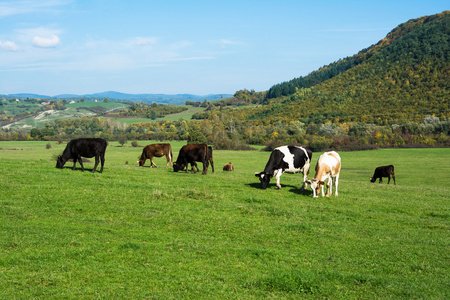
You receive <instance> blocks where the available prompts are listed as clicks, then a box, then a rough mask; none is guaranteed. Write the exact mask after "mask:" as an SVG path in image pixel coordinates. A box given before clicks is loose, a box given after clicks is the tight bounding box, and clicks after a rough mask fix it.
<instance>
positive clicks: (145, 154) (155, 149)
mask: <svg viewBox="0 0 450 300" xmlns="http://www.w3.org/2000/svg"><path fill="white" fill-rule="evenodd" d="M164 155H165V156H166V160H167V163H166V168H168V167H169V164H170V167H172V157H173V155H172V146H171V145H170V144H169V143H162V144H150V145H147V146H145V147H144V149H143V150H142V155H141V158H139V160H138V161H137V163H139V167H143V166H144V164H145V161H146V160H147V159H150V167H153V166H154V167H155V168H157V167H158V166H157V165H156V164H155V163H154V162H153V157H162V156H164Z"/></svg>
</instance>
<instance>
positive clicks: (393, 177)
mask: <svg viewBox="0 0 450 300" xmlns="http://www.w3.org/2000/svg"><path fill="white" fill-rule="evenodd" d="M392 179H394V185H396V184H395V175H394V174H393V173H392Z"/></svg>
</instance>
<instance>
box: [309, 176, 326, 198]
mask: <svg viewBox="0 0 450 300" xmlns="http://www.w3.org/2000/svg"><path fill="white" fill-rule="evenodd" d="M306 182H307V183H309V184H310V186H311V189H312V191H313V197H314V198H317V197H319V191H320V188H321V187H322V186H324V185H325V181H321V180H317V179H311V180H307V181H306Z"/></svg>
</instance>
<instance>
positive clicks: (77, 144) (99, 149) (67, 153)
mask: <svg viewBox="0 0 450 300" xmlns="http://www.w3.org/2000/svg"><path fill="white" fill-rule="evenodd" d="M107 145H108V142H107V141H105V140H104V139H100V138H81V139H75V140H71V141H70V142H69V143H68V144H67V146H66V149H64V152H63V154H62V155H60V156H58V159H57V161H56V167H57V168H60V169H62V167H63V166H64V164H65V163H66V162H67V161H68V160H69V159H72V160H73V168H72V170H75V165H76V163H77V161H78V162H79V163H80V165H81V171H84V167H83V162H82V161H81V157H82V156H83V157H94V156H95V165H94V169H93V170H92V173H94V172H95V169H96V168H97V165H98V162H99V159H100V160H101V162H102V164H101V167H100V173H102V172H103V165H104V164H105V151H106V146H107Z"/></svg>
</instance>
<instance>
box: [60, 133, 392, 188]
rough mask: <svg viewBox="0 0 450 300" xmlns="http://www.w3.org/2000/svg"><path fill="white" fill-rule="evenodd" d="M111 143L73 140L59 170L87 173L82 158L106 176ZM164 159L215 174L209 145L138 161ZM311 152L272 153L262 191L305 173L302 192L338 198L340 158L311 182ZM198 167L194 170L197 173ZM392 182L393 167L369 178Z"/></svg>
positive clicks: (157, 147) (165, 148)
mask: <svg viewBox="0 0 450 300" xmlns="http://www.w3.org/2000/svg"><path fill="white" fill-rule="evenodd" d="M107 145H108V142H107V141H106V140H104V139H101V138H80V139H74V140H71V141H70V142H69V143H68V144H67V146H66V148H65V149H64V151H63V153H62V155H60V156H58V158H57V161H56V167H57V168H60V169H62V168H63V166H64V164H65V163H66V162H67V161H68V160H69V159H72V160H73V167H72V170H75V166H76V163H77V161H78V162H79V164H80V166H81V170H82V171H84V166H83V162H82V159H81V157H88V158H91V157H95V165H94V168H93V170H92V172H93V173H94V172H95V170H96V169H97V166H98V164H99V162H101V166H100V171H99V172H100V173H102V172H103V166H104V164H105V151H106V146H107ZM162 156H165V157H166V160H167V164H166V167H169V166H170V167H173V171H174V172H178V171H182V170H184V169H185V168H186V172H189V164H190V165H191V171H193V172H194V173H195V172H196V171H195V169H196V170H197V172H199V169H198V166H197V162H201V163H202V164H203V170H202V174H203V175H206V174H207V172H208V167H209V164H211V169H212V172H213V173H214V162H213V154H212V147H211V146H208V145H206V144H187V145H185V146H183V147H182V148H181V149H180V152H179V154H178V158H177V160H176V161H175V163H172V161H173V155H172V146H171V145H170V144H169V143H161V144H150V145H147V146H145V147H144V149H143V151H142V155H141V157H140V158H139V160H138V161H137V162H138V163H139V166H140V167H142V166H144V164H145V161H146V160H147V159H149V160H150V164H151V167H153V166H154V167H157V166H156V164H155V163H154V162H153V158H154V157H162ZM311 159H312V152H311V150H309V149H306V148H303V147H299V146H281V147H278V148H276V149H274V150H273V151H272V153H271V154H270V157H269V161H268V162H267V164H266V167H265V168H264V171H263V172H259V173H255V176H256V177H258V178H259V180H260V181H261V189H266V188H267V186H268V184H269V182H270V179H271V178H272V177H274V176H275V178H276V186H277V188H278V189H281V185H280V177H281V175H282V174H283V173H285V172H287V173H302V174H303V185H302V187H301V189H307V188H308V184H309V185H310V186H311V189H312V191H313V197H318V195H319V192H320V191H321V194H322V196H325V193H324V187H325V185H326V186H327V191H326V195H327V196H331V194H332V186H333V185H334V191H335V192H334V195H335V196H337V195H338V184H339V173H340V171H341V157H340V156H339V154H338V153H337V152H335V151H329V152H325V153H323V154H322V155H321V156H320V157H319V159H318V160H317V163H316V167H315V170H316V175H315V177H314V178H313V179H311V180H308V174H309V169H310V165H311ZM194 167H195V169H194ZM223 170H224V171H234V166H233V164H232V163H231V162H229V163H227V164H226V165H225V166H224V167H223ZM391 176H392V179H393V180H394V184H396V183H395V174H394V166H393V165H389V166H381V167H377V168H376V169H375V172H374V174H373V176H372V177H371V178H370V181H371V182H375V181H376V180H377V179H379V182H380V183H381V182H382V178H383V177H387V178H388V184H389V182H390V181H391Z"/></svg>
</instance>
